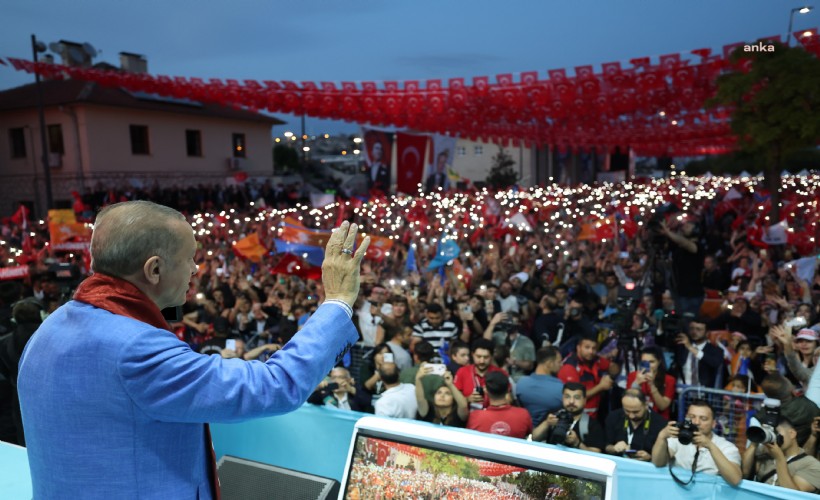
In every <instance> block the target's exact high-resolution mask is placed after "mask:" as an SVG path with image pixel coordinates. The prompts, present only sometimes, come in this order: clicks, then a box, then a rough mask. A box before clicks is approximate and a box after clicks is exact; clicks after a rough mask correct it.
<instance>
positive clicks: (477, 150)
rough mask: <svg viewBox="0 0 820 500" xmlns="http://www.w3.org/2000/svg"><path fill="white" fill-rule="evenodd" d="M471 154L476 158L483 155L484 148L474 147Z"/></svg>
mask: <svg viewBox="0 0 820 500" xmlns="http://www.w3.org/2000/svg"><path fill="white" fill-rule="evenodd" d="M473 154H474V155H476V156H481V155H483V154H484V146H475V147H473Z"/></svg>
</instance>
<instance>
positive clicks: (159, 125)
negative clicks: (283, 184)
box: [0, 104, 273, 214]
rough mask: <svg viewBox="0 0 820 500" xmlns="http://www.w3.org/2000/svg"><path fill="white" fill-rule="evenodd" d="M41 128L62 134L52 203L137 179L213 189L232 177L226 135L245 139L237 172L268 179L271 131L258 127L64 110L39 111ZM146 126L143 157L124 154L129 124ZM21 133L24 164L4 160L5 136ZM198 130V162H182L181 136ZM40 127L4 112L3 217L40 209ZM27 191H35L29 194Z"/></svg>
mask: <svg viewBox="0 0 820 500" xmlns="http://www.w3.org/2000/svg"><path fill="white" fill-rule="evenodd" d="M45 122H46V126H48V125H51V124H57V123H59V124H60V125H61V127H62V133H63V145H64V154H63V155H62V157H61V158H60V162H59V166H57V167H52V168H50V169H49V171H50V173H51V176H52V191H53V196H54V199H55V201H59V200H64V201H65V200H70V193H71V191H72V190H78V191H82V189H81V188H82V187H83V186H85V187H87V188H91V187H93V186H94V185H96V184H97V182H102V183H103V185H105V186H120V185H123V184H125V183H128V182H130V181H131V180H132V179H138V180H140V181H142V182H145V183H146V184H150V183H152V182H153V181H154V180H155V179H156V180H157V181H159V182H160V184H161V185H171V184H179V185H188V184H198V183H201V182H221V181H223V180H224V179H225V178H226V177H229V176H231V175H232V174H233V172H232V171H230V170H229V169H228V158H229V157H232V142H231V140H232V134H234V133H243V134H245V141H246V158H244V159H243V160H242V166H241V170H243V171H245V172H247V173H248V175H249V176H251V177H254V176H269V175H271V174H272V173H273V160H272V153H271V151H272V147H273V143H272V139H271V126H270V125H269V124H266V123H257V122H246V121H240V120H226V119H220V118H203V117H199V116H196V115H188V114H183V113H168V112H155V111H145V110H138V109H128V108H108V107H103V106H97V105H83V104H81V105H72V106H62V107H59V108H58V107H53V108H47V109H46V110H45ZM132 124H133V125H146V126H147V127H148V135H149V144H150V154H148V155H134V154H132V153H131V137H130V128H129V126H130V125H132ZM19 127H22V128H24V130H25V141H26V157H25V158H19V159H12V158H11V143H10V136H9V129H12V128H19ZM187 129H192V130H200V131H201V137H202V156H201V157H189V156H188V155H187V150H186V143H185V130H187ZM40 145H41V140H40V127H39V120H38V117H37V112H36V110H26V111H13V112H5V113H3V114H2V115H1V116H0V214H7V213H10V212H11V211H12V210H13V208H14V207H16V205H17V203H18V202H20V201H31V202H35V204H36V205H37V206H39V207H43V206H44V199H45V187H44V186H45V183H44V169H43V164H42V160H41V154H42V149H41V147H40ZM35 186H38V188H37V189H35Z"/></svg>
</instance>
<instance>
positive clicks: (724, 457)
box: [652, 400, 743, 486]
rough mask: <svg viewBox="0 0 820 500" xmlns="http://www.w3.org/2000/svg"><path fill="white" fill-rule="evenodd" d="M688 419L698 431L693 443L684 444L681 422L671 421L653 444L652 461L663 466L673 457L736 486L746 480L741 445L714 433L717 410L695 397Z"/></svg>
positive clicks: (679, 464)
mask: <svg viewBox="0 0 820 500" xmlns="http://www.w3.org/2000/svg"><path fill="white" fill-rule="evenodd" d="M686 419H687V420H689V421H690V422H692V423H693V424H694V425H695V426H696V427H697V431H695V432H694V437H693V438H692V442H691V443H690V444H686V445H684V444H681V443H680V441H679V439H678V435H679V433H680V428H679V427H678V424H677V422H669V424H667V426H666V427H665V428H664V429H663V430H662V431H661V432H660V433H659V434H658V438H657V439H656V440H655V446H653V447H652V463H653V464H655V466H656V467H663V466H665V465H666V464H667V463H669V461H670V460H672V461H673V463H674V464H675V465H677V466H678V467H683V468H684V469H686V470H688V471H691V470H693V465H694V470H695V471H697V472H705V473H707V474H718V475H720V477H722V478H723V479H724V480H726V482H728V483H729V484H731V485H732V486H737V485H738V484H739V483H740V480H741V479H743V476H742V474H741V470H740V451H738V449H737V446H735V445H734V444H732V443H730V442H729V441H727V440H725V439H723V438H722V437H720V436H718V435H717V434H714V433H713V432H712V430H713V429H714V427H715V423H716V422H715V412H714V410H713V409H712V407H711V406H709V403H707V402H706V401H703V400H695V401H693V402H692V403H691V404H690V405H689V408H688V409H687V411H686Z"/></svg>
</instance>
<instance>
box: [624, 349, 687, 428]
mask: <svg viewBox="0 0 820 500" xmlns="http://www.w3.org/2000/svg"><path fill="white" fill-rule="evenodd" d="M626 386H627V388H630V389H631V388H635V389H640V390H641V392H642V393H644V394H645V395H646V396H647V398H646V399H647V402H648V403H649V406H650V408H652V409H653V410H654V411H656V412H657V413H658V414H660V415H661V416H662V417H663V418H665V419H667V420H669V419H670V418H671V416H672V411H671V406H672V401H673V400H674V399H675V377H673V376H672V375H669V374H667V373H666V362H665V361H664V359H663V353H662V352H661V350H660V349H659V348H657V347H646V348H644V349H643V350H642V351H641V366H640V368H638V370H636V371H634V372H630V373H629V375H627V378H626Z"/></svg>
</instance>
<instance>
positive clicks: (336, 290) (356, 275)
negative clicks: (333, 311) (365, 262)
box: [322, 221, 370, 307]
mask: <svg viewBox="0 0 820 500" xmlns="http://www.w3.org/2000/svg"><path fill="white" fill-rule="evenodd" d="M357 231H358V226H357V225H356V224H350V223H349V222H347V221H344V222H342V225H341V226H339V227H338V228H336V230H335V231H333V234H332V235H330V239H328V241H327V246H326V247H325V260H324V261H323V262H322V284H323V285H324V288H325V298H326V299H335V300H341V301H343V302H345V303H346V304H348V305H350V306H351V307H352V306H353V303H354V302H356V297H357V296H358V295H359V281H360V276H361V274H360V268H361V264H362V259H363V258H364V254H365V252H367V247H368V246H369V245H370V236H366V237H365V238H364V240H363V241H362V243H361V245H359V248H358V249H357V250H356V253H355V254H354V253H353V246H354V244H355V242H356V237H357Z"/></svg>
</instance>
